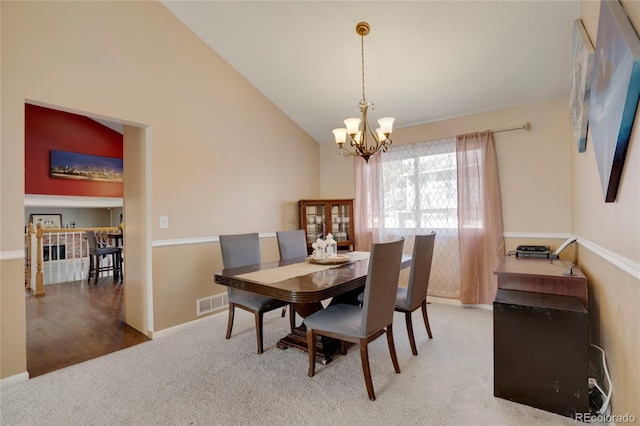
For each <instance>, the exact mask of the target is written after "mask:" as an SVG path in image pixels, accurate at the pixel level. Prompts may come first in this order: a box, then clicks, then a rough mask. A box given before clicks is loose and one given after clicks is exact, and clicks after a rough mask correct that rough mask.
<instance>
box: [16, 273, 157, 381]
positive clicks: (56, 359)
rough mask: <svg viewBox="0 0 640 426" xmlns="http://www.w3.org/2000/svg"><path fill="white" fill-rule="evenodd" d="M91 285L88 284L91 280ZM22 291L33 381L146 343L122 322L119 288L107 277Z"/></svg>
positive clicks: (122, 307) (142, 336)
mask: <svg viewBox="0 0 640 426" xmlns="http://www.w3.org/2000/svg"><path fill="white" fill-rule="evenodd" d="M92 281H93V280H92ZM45 293H46V294H45V295H44V296H39V297H35V296H33V295H32V294H31V293H30V292H29V291H26V292H25V304H26V316H27V321H26V324H27V371H28V372H29V377H36V376H40V375H42V374H45V373H48V372H50V371H54V370H57V369H60V368H63V367H67V366H69V365H73V364H77V363H80V362H82V361H86V360H89V359H92V358H96V357H99V356H102V355H106V354H108V353H111V352H115V351H118V350H120V349H124V348H127V347H129V346H133V345H137V344H139V343H142V342H146V341H147V340H149V339H148V338H147V337H146V336H145V335H144V334H142V333H140V332H138V331H137V330H135V329H134V328H132V327H130V326H128V325H126V324H124V288H123V285H122V284H121V283H119V282H116V281H114V280H113V278H112V277H102V278H100V279H99V280H98V284H97V285H94V284H93V282H92V283H87V282H86V281H73V282H68V283H62V284H52V285H47V286H46V287H45Z"/></svg>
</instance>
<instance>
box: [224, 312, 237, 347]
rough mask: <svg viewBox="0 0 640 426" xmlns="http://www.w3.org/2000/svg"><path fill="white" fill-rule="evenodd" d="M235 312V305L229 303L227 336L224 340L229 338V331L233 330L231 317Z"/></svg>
mask: <svg viewBox="0 0 640 426" xmlns="http://www.w3.org/2000/svg"><path fill="white" fill-rule="evenodd" d="M235 311H236V305H235V304H234V303H229V320H228V321H227V336H226V337H225V338H226V339H229V338H231V329H232V328H233V316H234V314H235Z"/></svg>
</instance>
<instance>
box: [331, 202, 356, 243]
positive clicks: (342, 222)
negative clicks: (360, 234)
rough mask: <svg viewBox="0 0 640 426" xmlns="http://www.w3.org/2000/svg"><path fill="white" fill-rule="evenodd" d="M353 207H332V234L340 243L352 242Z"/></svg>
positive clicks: (346, 205)
mask: <svg viewBox="0 0 640 426" xmlns="http://www.w3.org/2000/svg"><path fill="white" fill-rule="evenodd" d="M350 207H351V206H349V205H348V204H332V205H331V234H333V238H334V239H335V240H336V241H338V242H340V241H350V240H351V235H350V229H351V228H350V223H349V222H350V220H351V208H350Z"/></svg>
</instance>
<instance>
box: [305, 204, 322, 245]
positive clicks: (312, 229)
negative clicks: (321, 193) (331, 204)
mask: <svg viewBox="0 0 640 426" xmlns="http://www.w3.org/2000/svg"><path fill="white" fill-rule="evenodd" d="M326 213H327V212H326V211H325V206H324V204H313V205H307V206H305V214H306V217H307V225H306V226H307V243H309V244H312V243H315V242H316V240H317V239H318V238H323V239H324V238H325V225H326V222H327V214H326Z"/></svg>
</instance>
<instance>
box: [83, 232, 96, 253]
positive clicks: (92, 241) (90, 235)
mask: <svg viewBox="0 0 640 426" xmlns="http://www.w3.org/2000/svg"><path fill="white" fill-rule="evenodd" d="M86 234H87V244H88V246H89V253H91V254H96V252H97V251H98V247H99V246H98V237H97V236H96V233H95V231H86Z"/></svg>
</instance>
